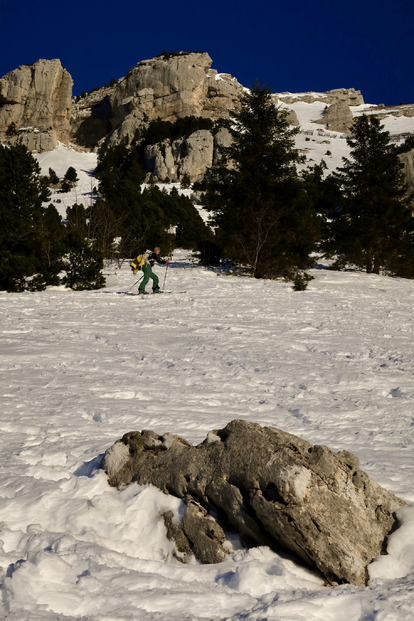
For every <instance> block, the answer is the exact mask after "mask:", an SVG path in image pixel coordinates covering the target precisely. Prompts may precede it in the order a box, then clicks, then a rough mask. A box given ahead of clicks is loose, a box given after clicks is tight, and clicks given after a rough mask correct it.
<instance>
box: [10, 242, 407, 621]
mask: <svg viewBox="0 0 414 621" xmlns="http://www.w3.org/2000/svg"><path fill="white" fill-rule="evenodd" d="M158 272H159V275H160V277H161V283H162V282H163V277H164V272H163V269H162V268H158ZM106 273H107V274H109V275H107V287H106V288H105V289H102V290H100V291H87V292H72V291H69V290H65V289H63V288H51V289H48V290H47V291H46V292H40V293H22V294H7V293H4V292H2V293H1V294H0V309H1V318H2V319H1V346H0V347H1V349H0V365H1V377H2V381H1V414H0V430H1V436H0V438H1V460H0V523H1V535H0V541H1V543H0V559H1V572H2V594H3V598H2V603H0V613H1V614H0V616H1V618H5V619H19V620H25V619H28V620H29V619H30V620H34V619H41V620H45V621H49V620H54V619H66V620H68V619H88V620H91V621H98V620H99V621H101V620H106V621H109V620H115V619H116V620H117V621H119V620H123V619H125V620H127V619H154V620H167V619H177V620H178V619H184V618H186V619H212V620H213V619H220V620H224V619H232V620H235V619H249V620H257V621H259V620H263V619H269V620H270V619H286V620H290V619H291V620H293V619H294V620H302V619H303V620H305V619H306V620H309V619H310V620H320V619H323V620H324V621H329V620H331V619H332V620H335V621H341V620H344V621H345V620H346V621H350V620H361V621H362V620H365V621H367V620H371V619H372V620H374V619H375V620H378V621H384V620H391V619H392V620H394V619H395V620H400V619H401V620H404V621H405V620H406V619H407V618H409V617H410V614H412V609H413V605H414V596H413V593H414V580H413V575H414V572H413V567H414V547H413V544H412V541H413V537H414V515H413V509H412V507H411V506H409V507H408V508H407V509H405V510H403V511H402V512H401V516H400V517H401V520H402V524H403V525H402V527H401V528H400V529H399V530H398V531H397V532H396V533H395V534H394V535H393V536H392V537H391V539H390V544H389V549H388V551H389V553H390V554H389V555H388V556H384V557H380V559H379V560H378V561H376V562H375V563H374V564H373V565H372V572H371V576H372V581H371V585H370V586H369V587H368V588H366V589H357V588H355V587H351V586H349V585H348V586H341V587H337V588H325V587H323V581H322V580H321V578H320V577H319V576H318V575H317V573H315V572H312V571H310V570H307V569H305V568H303V567H299V566H297V565H296V564H295V563H294V562H293V561H292V559H290V558H289V557H286V556H284V555H283V556H280V555H278V554H275V553H274V552H271V551H270V550H269V549H267V548H256V549H252V550H243V549H240V546H238V544H237V542H236V541H234V552H233V554H232V555H231V556H230V557H229V559H228V560H227V561H225V562H223V563H221V564H219V565H211V566H202V565H200V564H198V563H196V562H193V563H191V564H190V565H186V566H185V565H181V564H180V563H178V562H177V561H175V560H174V558H173V557H172V552H173V546H172V544H171V543H170V542H169V541H168V540H167V539H166V536H165V528H164V525H163V521H162V519H161V518H160V513H162V511H164V510H166V509H172V510H173V511H174V512H175V513H176V514H177V515H178V513H179V511H180V507H181V504H180V501H179V500H177V499H175V498H173V497H170V496H164V495H163V494H161V493H160V492H158V491H157V490H155V489H154V488H152V487H144V486H137V485H131V486H129V487H128V488H126V489H124V490H121V491H119V490H115V489H112V488H110V487H109V486H108V484H107V481H106V475H105V474H104V473H103V472H102V471H101V470H99V463H100V458H101V456H102V454H103V453H104V451H105V450H106V449H107V448H109V447H110V446H111V445H112V444H113V442H114V441H115V440H117V439H118V438H120V437H121V436H122V435H123V434H124V433H126V432H128V431H132V430H142V429H152V430H154V431H156V432H158V433H165V432H172V433H175V434H178V435H181V436H183V437H185V438H186V439H187V440H189V441H190V442H192V443H198V442H201V441H202V440H203V439H204V438H205V436H206V434H207V433H208V432H209V431H210V430H211V429H217V428H221V427H223V426H225V425H226V424H227V423H228V422H229V421H230V420H232V419H234V418H243V419H246V420H250V421H254V422H257V423H260V424H261V425H271V426H275V427H280V428H281V429H283V430H285V431H288V432H290V433H294V434H296V435H298V436H301V437H303V438H306V439H307V440H309V441H310V442H312V443H315V444H325V445H327V446H329V447H330V448H331V449H333V450H342V449H346V450H350V451H352V452H353V453H355V454H356V455H358V457H359V458H360V460H361V466H362V468H363V469H364V470H366V471H367V472H368V473H369V474H370V475H371V476H372V477H373V478H374V479H375V480H376V481H377V482H378V483H380V484H381V485H382V486H384V487H386V488H387V489H389V490H390V491H392V492H393V493H395V494H397V495H399V496H401V497H403V498H405V499H406V500H407V501H408V502H410V503H412V502H413V501H414V491H413V481H414V461H413V428H414V418H413V412H414V409H413V404H414V379H413V375H414V353H413V310H412V309H413V301H414V282H413V281H407V280H402V279H390V278H385V277H380V276H371V275H367V274H361V273H356V272H348V273H338V272H332V271H327V270H323V269H317V270H314V271H313V275H314V276H315V279H314V280H313V281H311V282H310V284H309V286H308V290H307V291H305V292H294V291H293V290H292V288H291V285H290V284H288V283H284V282H278V281H258V280H252V279H250V278H244V277H238V278H236V277H233V276H225V275H223V274H217V273H216V272H214V271H211V270H208V269H205V268H201V267H198V266H197V265H195V264H193V263H191V262H190V261H189V260H188V259H187V253H185V252H184V251H177V252H176V253H175V255H174V261H173V262H172V263H171V264H170V268H169V271H168V279H167V288H168V289H172V290H173V291H174V290H176V291H186V292H185V293H173V294H172V295H163V296H151V297H148V298H146V299H141V298H140V297H138V296H134V295H123V294H124V293H126V292H127V290H128V288H130V287H131V284H132V283H133V280H132V278H133V276H132V275H131V273H130V271H129V267H128V266H127V264H126V265H125V266H124V267H123V269H121V270H116V269H115V268H114V267H113V266H112V267H110V268H109V269H107V270H106Z"/></svg>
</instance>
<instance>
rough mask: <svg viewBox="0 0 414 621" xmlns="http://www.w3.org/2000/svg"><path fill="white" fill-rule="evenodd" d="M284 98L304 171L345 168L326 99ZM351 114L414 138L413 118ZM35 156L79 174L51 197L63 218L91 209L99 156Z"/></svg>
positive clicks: (364, 109)
mask: <svg viewBox="0 0 414 621" xmlns="http://www.w3.org/2000/svg"><path fill="white" fill-rule="evenodd" d="M285 95H289V96H290V97H289V99H291V100H293V102H292V103H283V102H282V103H280V105H281V106H282V107H283V108H285V109H286V110H293V111H294V112H295V113H296V115H297V118H298V120H299V124H300V132H299V134H298V135H297V136H296V139H295V140H296V146H297V148H298V149H299V150H300V151H301V153H303V154H304V155H305V156H306V163H305V164H303V165H301V168H304V167H308V166H311V165H313V164H319V163H320V162H321V161H322V160H324V162H325V164H326V165H327V172H332V171H334V170H336V169H337V168H338V167H339V166H341V165H342V164H343V161H342V158H343V157H348V156H349V147H348V145H347V142H346V138H347V134H344V133H341V132H336V131H329V130H327V129H326V128H325V126H324V125H320V124H317V123H316V121H318V120H320V119H321V117H322V113H323V111H324V109H325V107H326V100H325V95H324V94H323V93H320V94H319V95H320V99H318V93H311V94H309V93H308V94H306V93H301V94H296V95H294V94H285ZM307 95H312V98H314V99H315V101H313V103H307V102H306V101H303V98H306V96H307ZM351 111H352V113H353V115H354V116H358V115H360V114H363V113H365V114H373V113H375V114H380V115H381V123H382V125H383V127H384V129H386V130H387V131H389V132H390V134H391V137H392V138H393V140H395V141H396V142H401V141H402V140H404V139H405V137H406V136H407V135H409V134H414V117H409V116H393V115H391V114H390V110H387V109H383V108H381V107H379V106H373V105H371V104H364V105H360V106H353V107H351ZM34 156H35V157H36V159H37V160H38V162H39V164H40V167H41V171H42V174H44V175H48V173H49V168H52V169H53V170H55V172H56V173H57V175H58V176H59V177H61V178H62V177H63V176H64V174H65V172H66V171H67V169H68V168H69V166H73V167H74V168H75V169H76V171H77V173H78V178H79V183H78V184H77V186H76V188H73V189H72V190H71V191H70V192H68V193H66V194H61V193H58V192H54V193H53V194H52V201H53V202H54V204H55V205H56V207H57V208H58V210H59V213H60V214H61V215H62V216H63V217H64V216H65V215H66V209H67V207H69V206H70V205H73V204H74V203H76V202H78V203H83V204H84V206H88V205H89V204H90V203H91V201H92V200H93V199H94V196H95V194H94V189H95V188H96V187H97V185H98V184H97V180H96V179H95V177H94V175H93V171H94V169H95V167H96V163H97V154H96V153H87V152H80V151H79V150H75V149H71V148H67V147H65V146H64V145H62V144H60V145H59V146H58V147H57V148H56V149H55V150H54V151H48V152H45V153H40V154H38V153H35V154H34Z"/></svg>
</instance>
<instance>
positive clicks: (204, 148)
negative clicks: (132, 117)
mask: <svg viewBox="0 0 414 621" xmlns="http://www.w3.org/2000/svg"><path fill="white" fill-rule="evenodd" d="M230 142H231V135H230V132H229V131H228V130H227V129H225V128H221V129H220V130H219V131H218V132H217V133H216V134H215V135H213V134H212V132H210V131H208V130H206V129H202V130H198V131H196V132H193V133H192V134H191V135H190V136H189V137H188V138H182V139H181V140H174V141H171V140H163V141H162V142H159V143H157V144H154V145H149V146H148V147H146V150H145V166H146V169H147V170H148V171H149V173H150V174H151V176H152V178H153V180H155V181H158V182H167V181H168V182H177V181H182V180H183V179H187V180H188V181H190V182H191V183H193V182H194V181H198V180H199V179H202V178H203V177H204V175H205V173H206V171H207V170H208V169H209V168H211V166H212V165H213V164H215V163H217V161H218V159H219V157H220V148H221V147H225V146H228V145H229V144H230Z"/></svg>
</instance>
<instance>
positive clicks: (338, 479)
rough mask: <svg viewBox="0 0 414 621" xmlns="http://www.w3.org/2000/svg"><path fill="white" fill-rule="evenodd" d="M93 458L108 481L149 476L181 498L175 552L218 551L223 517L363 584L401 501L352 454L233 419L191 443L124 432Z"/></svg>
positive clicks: (208, 554)
mask: <svg viewBox="0 0 414 621" xmlns="http://www.w3.org/2000/svg"><path fill="white" fill-rule="evenodd" d="M102 467H103V468H104V470H105V471H106V473H107V474H108V482H109V484H110V485H112V486H124V485H128V484H129V483H131V482H134V481H135V482H137V483H139V484H152V485H155V486H157V487H158V488H159V489H161V490H162V491H163V492H165V493H169V494H174V495H176V496H178V497H179V498H183V499H185V502H186V506H187V508H188V511H189V513H188V515H187V512H185V516H184V518H183V520H182V524H181V535H184V537H185V539H183V538H182V536H181V542H180V546H181V552H182V553H184V554H185V551H186V550H187V551H188V549H192V550H193V552H194V553H195V554H196V555H197V557H198V558H200V559H202V560H204V561H205V562H217V561H220V560H222V559H223V558H224V557H225V555H226V554H227V553H228V545H226V541H225V537H224V536H223V533H224V530H223V529H225V528H226V527H227V526H230V527H231V528H232V529H234V528H236V529H237V530H238V531H239V533H240V535H241V538H242V539H243V541H244V542H245V543H246V544H249V545H268V546H270V547H272V548H273V549H275V550H278V549H280V548H283V549H286V550H289V551H291V552H293V553H294V554H295V555H296V556H297V557H298V558H299V559H301V561H302V562H304V563H306V564H308V565H309V566H311V567H316V568H317V569H319V570H320V571H321V572H322V573H323V575H324V576H325V577H326V580H327V582H328V583H330V584H337V583H341V582H350V583H352V584H355V585H358V586H363V585H365V584H366V581H367V566H368V564H369V563H370V562H371V561H372V560H373V559H374V558H375V557H377V556H379V555H380V554H381V553H382V552H383V550H384V543H385V540H386V537H387V534H388V533H389V532H390V530H391V529H392V528H393V527H394V526H395V514H394V512H395V511H396V510H397V509H398V508H399V507H401V506H403V505H404V504H405V503H404V502H403V501H402V500H400V499H398V498H397V497H395V496H393V495H392V494H390V493H388V492H387V491H386V490H384V489H382V488H381V487H380V486H379V485H378V484H376V483H375V482H374V481H372V479H370V477H369V476H368V475H367V474H366V473H365V472H363V471H362V470H361V469H360V468H359V461H358V458H357V457H356V456H355V455H353V454H351V453H348V452H346V451H341V452H339V453H336V454H335V453H333V452H332V451H331V450H330V449H328V448H327V447H324V446H314V445H312V444H310V443H309V442H307V441H305V440H302V439H300V438H297V437H295V436H293V435H291V434H288V433H285V432H283V431H281V430H280V429H275V428H272V427H261V426H259V425H257V424H254V423H249V422H246V421H241V420H235V421H232V422H231V423H229V424H228V425H227V426H226V427H225V428H224V429H221V430H218V431H213V432H211V433H209V434H208V436H207V438H206V440H205V441H204V442H203V443H201V444H199V445H197V446H191V445H190V444H188V442H186V441H185V440H184V439H182V438H180V437H178V436H174V435H171V434H165V435H163V436H160V435H158V434H156V433H154V432H151V431H142V432H131V433H127V434H126V435H124V437H123V438H122V439H121V440H118V441H117V442H116V443H115V444H114V445H113V446H112V447H111V448H110V449H109V450H108V451H107V452H106V454H105V456H104V459H103V464H102ZM213 513H214V515H215V516H217V520H216V521H215V520H214V518H213V515H212V514H213ZM169 522H170V523H171V519H170V520H169ZM216 522H218V523H219V524H216ZM166 523H168V520H167V522H166ZM183 541H184V542H188V545H187V544H185V545H183Z"/></svg>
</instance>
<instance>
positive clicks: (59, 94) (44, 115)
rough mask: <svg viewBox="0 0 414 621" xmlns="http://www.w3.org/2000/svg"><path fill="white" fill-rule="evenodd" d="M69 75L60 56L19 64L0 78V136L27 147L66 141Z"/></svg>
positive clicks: (43, 148) (40, 148)
mask: <svg viewBox="0 0 414 621" xmlns="http://www.w3.org/2000/svg"><path fill="white" fill-rule="evenodd" d="M72 84H73V81H72V78H71V76H70V74H69V73H68V72H67V71H66V70H65V69H63V67H62V65H61V62H60V60H57V59H55V60H38V61H37V62H36V63H34V64H33V65H22V66H21V67H19V68H18V69H15V70H14V71H11V72H10V73H8V74H7V75H5V76H4V77H3V78H1V79H0V140H2V141H5V142H7V143H8V144H12V145H15V144H23V145H25V146H26V147H27V148H28V149H29V150H31V151H32V150H37V151H50V150H52V149H54V148H55V147H56V145H57V143H58V142H62V143H65V144H67V143H68V141H69V133H70V113H71V106H72Z"/></svg>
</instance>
